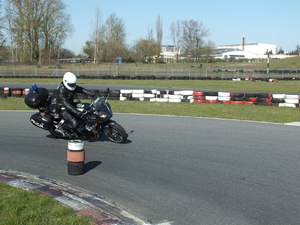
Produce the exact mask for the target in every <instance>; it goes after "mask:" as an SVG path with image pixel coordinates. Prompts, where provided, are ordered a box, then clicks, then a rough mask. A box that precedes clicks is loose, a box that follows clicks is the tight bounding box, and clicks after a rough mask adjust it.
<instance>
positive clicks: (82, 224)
mask: <svg viewBox="0 0 300 225" xmlns="http://www.w3.org/2000/svg"><path fill="white" fill-rule="evenodd" d="M0 218H1V220H0V225H15V224H30V225H40V224H47V225H57V224H64V225H91V221H90V219H89V218H87V217H84V216H78V215H76V214H75V213H74V211H73V210H72V209H70V208H67V207H64V206H62V205H61V204H59V203H58V202H56V201H55V200H53V199H52V198H50V197H49V196H46V195H40V194H39V193H36V192H29V191H25V190H22V189H20V188H15V187H11V186H9V185H6V184H3V183H0Z"/></svg>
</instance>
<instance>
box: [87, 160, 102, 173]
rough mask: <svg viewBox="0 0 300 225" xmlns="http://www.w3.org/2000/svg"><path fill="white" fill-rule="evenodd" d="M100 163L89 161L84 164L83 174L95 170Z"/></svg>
mask: <svg viewBox="0 0 300 225" xmlns="http://www.w3.org/2000/svg"><path fill="white" fill-rule="evenodd" d="M101 163H102V162H100V161H90V162H87V163H85V164H84V173H87V172H89V171H90V170H93V169H95V168H96V167H97V166H99V165H100V164H101Z"/></svg>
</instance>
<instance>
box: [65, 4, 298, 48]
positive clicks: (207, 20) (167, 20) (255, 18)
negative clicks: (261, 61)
mask: <svg viewBox="0 0 300 225" xmlns="http://www.w3.org/2000/svg"><path fill="white" fill-rule="evenodd" d="M63 2H64V3H65V4H66V9H67V13H68V14H70V16H71V23H72V24H73V28H74V31H73V34H72V36H71V37H69V38H68V39H67V40H66V42H65V47H66V48H68V49H70V50H72V51H74V52H75V53H79V52H80V51H81V49H82V47H83V46H84V44H85V41H87V40H89V39H90V37H91V33H92V30H93V29H92V27H93V24H94V20H95V14H96V9H97V8H98V9H99V10H100V12H101V17H102V20H105V19H106V18H107V17H108V16H109V15H110V14H112V13H116V15H117V17H119V18H122V19H123V21H124V23H125V27H126V32H127V44H128V45H130V46H131V45H133V44H134V43H135V41H137V40H138V39H140V38H145V37H146V35H147V33H148V31H149V29H151V28H152V29H153V31H155V23H156V20H157V17H158V15H160V17H161V20H162V23H163V32H164V34H163V36H164V37H163V44H173V43H172V41H171V39H170V35H169V27H170V24H171V23H172V22H175V21H177V20H191V19H192V20H196V21H199V22H202V23H203V24H204V26H205V27H206V28H207V29H208V30H209V31H210V34H209V36H208V37H207V38H206V40H210V41H212V42H214V43H215V45H224V44H238V43H241V41H242V38H243V37H245V40H246V43H258V42H259V43H268V44H276V45H277V46H278V47H281V48H283V50H285V51H291V50H294V49H295V48H296V45H298V44H299V45H300V28H299V23H300V13H299V9H300V1H299V0H285V1H279V0H277V1H274V0H252V1H245V0H219V1H214V0H205V1H203V0H182V1H176V0H173V1H171V0H150V1H149V0H148V1H144V0H127V1H124V0H113V1H107V0H85V1H84V0H63Z"/></svg>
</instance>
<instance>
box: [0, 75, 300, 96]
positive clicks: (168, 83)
mask: <svg viewBox="0 0 300 225" xmlns="http://www.w3.org/2000/svg"><path fill="white" fill-rule="evenodd" d="M60 82H61V79H50V78H48V79H46V78H45V79H42V78H39V79H34V78H0V84H1V83H29V84H32V83H40V84H41V83H55V84H59V83H60ZM79 84H102V85H129V86H143V87H173V88H189V89H194V90H195V89H206V90H224V91H242V92H246V91H256V92H273V93H276V92H283V93H300V81H279V82H262V81H257V82H251V81H239V82H238V81H228V80H219V81H217V80H104V79H79Z"/></svg>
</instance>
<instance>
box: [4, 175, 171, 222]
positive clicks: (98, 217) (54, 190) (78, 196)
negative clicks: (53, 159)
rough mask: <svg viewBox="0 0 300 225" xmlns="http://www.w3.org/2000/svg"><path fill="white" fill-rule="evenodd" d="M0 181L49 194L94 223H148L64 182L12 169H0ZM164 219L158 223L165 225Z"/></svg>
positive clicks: (103, 199)
mask: <svg viewBox="0 0 300 225" xmlns="http://www.w3.org/2000/svg"><path fill="white" fill-rule="evenodd" d="M0 182H1V183H6V184H8V185H11V186H14V187H18V188H21V189H24V190H28V191H35V192H38V193H40V194H44V195H49V196H51V197H52V198H53V199H54V200H56V201H58V202H60V203H61V204H63V205H65V206H68V207H70V208H72V209H73V210H74V211H75V212H76V214H79V215H83V216H87V217H90V218H91V219H92V222H93V223H94V224H97V225H121V224H122V225H150V223H147V222H144V221H143V220H141V219H139V218H137V217H135V216H134V215H131V214H130V213H128V212H126V211H125V210H123V209H121V208H119V207H117V206H116V205H115V204H113V203H110V202H108V201H107V200H105V198H104V197H102V196H100V195H98V194H95V193H92V192H88V191H86V190H83V189H81V188H79V187H74V186H71V185H70V184H67V183H65V182H61V181H57V180H52V179H49V178H45V177H40V176H34V175H31V174H27V173H21V172H17V171H11V170H0ZM168 224H171V223H168V222H163V223H160V224H157V225H168Z"/></svg>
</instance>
